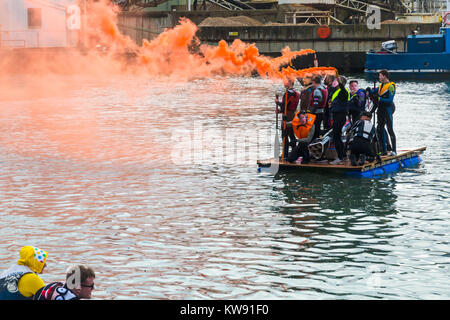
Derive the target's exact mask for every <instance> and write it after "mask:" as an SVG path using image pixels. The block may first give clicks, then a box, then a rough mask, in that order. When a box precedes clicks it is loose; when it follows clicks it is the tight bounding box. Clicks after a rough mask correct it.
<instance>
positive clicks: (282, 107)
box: [275, 78, 300, 160]
mask: <svg viewBox="0 0 450 320" xmlns="http://www.w3.org/2000/svg"><path fill="white" fill-rule="evenodd" d="M284 87H285V88H286V91H285V93H284V94H283V98H282V100H281V101H279V100H278V96H276V98H275V103H276V105H277V109H276V112H277V113H282V114H283V125H282V127H281V128H282V138H283V150H282V152H283V160H286V159H287V155H288V152H289V146H291V147H292V149H294V148H295V145H296V139H295V135H294V132H293V131H292V126H288V125H287V123H288V122H291V121H292V120H293V119H294V116H295V112H296V111H297V106H298V102H299V100H300V94H299V93H298V92H297V91H296V90H294V81H293V80H292V79H289V78H288V79H286V80H285V81H284Z"/></svg>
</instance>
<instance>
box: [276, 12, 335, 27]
mask: <svg viewBox="0 0 450 320" xmlns="http://www.w3.org/2000/svg"><path fill="white" fill-rule="evenodd" d="M284 20H285V23H293V24H297V23H313V24H319V25H329V24H330V21H331V12H330V11H292V12H286V14H285V16H284Z"/></svg>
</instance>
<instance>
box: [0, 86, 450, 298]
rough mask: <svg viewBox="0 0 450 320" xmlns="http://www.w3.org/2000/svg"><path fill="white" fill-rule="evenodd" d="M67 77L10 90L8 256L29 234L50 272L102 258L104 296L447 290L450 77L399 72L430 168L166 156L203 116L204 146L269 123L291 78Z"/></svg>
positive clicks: (4, 104)
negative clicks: (272, 171) (295, 169)
mask: <svg viewBox="0 0 450 320" xmlns="http://www.w3.org/2000/svg"><path fill="white" fill-rule="evenodd" d="M71 81H72V82H71ZM67 82H68V83H70V86H69V85H68V84H66V85H67V87H65V89H64V92H62V91H58V92H45V93H43V94H41V95H39V96H37V97H25V98H23V99H19V98H17V97H16V98H15V99H10V98H11V97H9V98H8V100H4V101H0V104H1V109H0V129H1V130H0V163H1V166H0V223H1V226H2V228H1V230H0V234H1V236H2V239H3V240H2V242H1V243H2V245H1V246H0V262H1V263H2V265H3V266H4V267H5V268H6V267H7V265H9V263H11V261H14V260H15V259H16V256H17V251H18V249H19V248H20V246H22V245H25V244H33V245H36V246H38V247H41V248H43V249H45V250H48V251H49V261H48V269H47V270H48V273H47V274H45V275H43V278H44V280H45V281H46V282H48V281H56V280H61V278H62V277H63V274H64V271H65V269H66V268H67V266H68V265H69V264H71V263H86V264H89V265H91V266H93V267H94V269H95V270H96V271H97V274H98V279H96V288H97V287H98V290H96V291H95V292H94V295H93V296H94V298H108V299H127V298H140V299H166V298H169V299H189V298H193V299H203V298H205V299H264V298H268V299H281V298H286V299H305V298H349V299H356V298H363V299H365V298H420V299H423V298H438V299H442V298H449V295H448V293H449V292H450V291H449V289H450V288H449V284H448V271H449V270H448V266H449V250H448V248H449V246H448V244H449V238H448V230H449V222H448V221H449V211H448V205H449V201H448V199H449V197H448V190H447V189H448V181H449V166H448V164H449V160H450V159H449V156H448V152H447V151H446V150H448V148H449V147H450V145H449V141H450V139H449V136H448V133H449V132H450V130H449V129H450V125H449V121H448V120H449V118H450V117H449V115H450V114H449V110H450V108H449V104H448V101H449V100H450V89H449V84H448V83H426V84H423V83H414V82H400V83H399V84H398V87H399V90H398V94H397V96H396V99H397V100H396V101H397V102H396V103H397V106H398V107H397V111H396V114H395V115H394V116H395V125H396V127H395V130H396V134H397V136H398V137H399V138H398V140H399V149H402V148H410V147H418V146H422V145H426V146H427V148H428V149H427V151H426V153H425V154H424V156H423V158H424V163H423V164H422V165H420V166H418V167H416V168H409V169H405V170H403V171H402V172H400V173H397V174H392V175H389V176H386V177H383V178H381V179H375V180H372V179H355V178H348V177H338V176H334V175H320V174H317V173H314V174H308V173H302V174H301V175H299V174H294V173H279V174H277V175H276V176H275V177H273V176H270V175H267V174H258V173H257V172H256V164H253V163H252V164H245V163H237V164H233V163H228V162H225V163H221V162H220V161H217V162H208V163H206V162H205V163H203V164H199V163H195V164H192V163H189V162H186V163H184V162H176V161H175V162H174V161H172V160H173V159H170V155H171V150H172V148H173V147H174V143H175V144H176V143H177V141H175V140H173V139H172V138H173V137H172V136H171V130H173V129H174V128H180V127H183V128H185V129H186V133H187V134H191V133H192V132H191V130H193V129H192V124H193V123H194V122H196V121H197V122H200V123H201V124H202V125H203V126H204V127H205V128H208V129H214V130H216V132H218V133H219V134H218V136H217V139H211V137H210V136H201V135H200V136H196V138H195V139H194V141H195V146H198V145H199V144H203V145H207V146H212V147H214V146H217V145H219V142H220V143H224V144H225V145H226V144H232V143H234V142H233V141H228V140H227V139H222V138H223V136H221V135H220V133H221V132H223V130H225V129H226V128H232V129H233V130H236V131H237V132H238V133H239V132H241V135H243V133H242V132H243V131H242V128H250V129H252V128H254V130H255V132H256V131H258V130H267V129H268V128H273V127H274V118H275V117H274V114H273V95H274V93H275V91H278V92H281V90H282V86H281V85H273V84H272V83H270V82H268V81H264V80H261V79H256V78H252V79H241V78H229V79H227V78H223V79H208V80H196V81H193V82H189V83H167V82H164V81H159V82H158V81H154V80H148V79H127V78H119V79H114V78H113V79H110V80H109V81H104V82H93V81H91V82H89V81H81V80H77V79H75V80H73V79H67ZM360 84H361V87H363V88H364V87H366V86H368V85H369V83H366V82H365V81H364V80H362V79H360ZM424 91H425V92H427V93H428V95H427V96H425V95H423V93H422V92H424ZM440 119H442V120H444V121H438V120H440ZM430 124H432V126H430ZM193 136H195V135H193ZM272 137H273V136H271V137H270V139H268V143H270V142H271V141H273V140H272V139H273V138H272ZM250 140H252V139H250ZM253 144H254V142H250V147H251V146H253ZM195 146H194V147H195ZM194 147H193V148H194ZM194 149H195V148H194ZM258 152H259V154H258V157H268V156H269V155H270V152H271V151H270V148H268V147H264V148H262V149H261V150H258ZM97 284H98V285H97Z"/></svg>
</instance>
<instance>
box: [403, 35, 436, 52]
mask: <svg viewBox="0 0 450 320" xmlns="http://www.w3.org/2000/svg"><path fill="white" fill-rule="evenodd" d="M406 45H407V47H408V53H440V52H444V51H445V39H444V34H427V35H412V36H408V39H407V40H406Z"/></svg>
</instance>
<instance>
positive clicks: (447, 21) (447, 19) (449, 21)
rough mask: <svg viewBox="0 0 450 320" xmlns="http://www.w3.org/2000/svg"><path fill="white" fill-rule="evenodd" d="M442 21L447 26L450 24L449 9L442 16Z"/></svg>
mask: <svg viewBox="0 0 450 320" xmlns="http://www.w3.org/2000/svg"><path fill="white" fill-rule="evenodd" d="M442 21H443V22H444V24H445V25H446V26H450V11H447V12H446V13H445V14H444V16H443V17H442Z"/></svg>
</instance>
